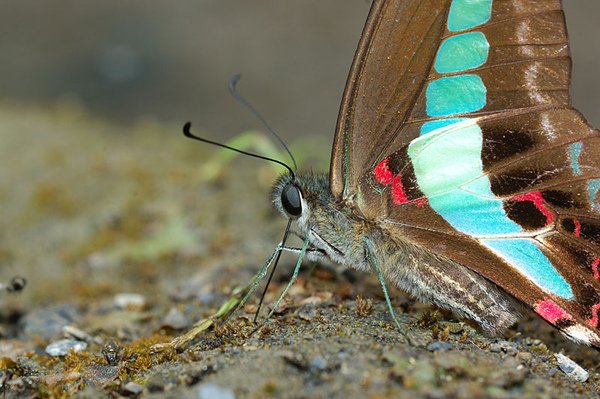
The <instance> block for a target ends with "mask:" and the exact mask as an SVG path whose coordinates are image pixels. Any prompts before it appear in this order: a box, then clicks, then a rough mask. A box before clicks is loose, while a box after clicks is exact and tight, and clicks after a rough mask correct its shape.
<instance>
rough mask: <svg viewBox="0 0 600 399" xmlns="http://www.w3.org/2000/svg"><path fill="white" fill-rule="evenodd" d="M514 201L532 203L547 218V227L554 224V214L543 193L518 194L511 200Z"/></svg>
mask: <svg viewBox="0 0 600 399" xmlns="http://www.w3.org/2000/svg"><path fill="white" fill-rule="evenodd" d="M511 199H512V200H513V201H519V202H521V201H531V202H533V205H534V206H535V207H536V208H537V210H538V211H540V212H541V213H542V214H543V215H544V216H545V217H546V226H547V225H549V224H551V223H552V222H554V217H555V215H554V213H553V212H552V211H551V210H550V208H548V204H547V203H546V200H545V199H544V197H543V196H542V192H541V191H532V192H530V193H525V194H518V195H515V196H514V197H512V198H511Z"/></svg>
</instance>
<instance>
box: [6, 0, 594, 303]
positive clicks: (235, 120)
mask: <svg viewBox="0 0 600 399" xmlns="http://www.w3.org/2000/svg"><path fill="white" fill-rule="evenodd" d="M564 5H565V9H566V14H567V20H568V28H569V31H570V35H571V44H572V52H573V64H574V73H573V76H574V80H573V90H572V91H573V102H574V104H575V106H576V107H577V108H579V109H580V110H582V111H583V113H584V114H585V115H586V116H587V117H588V118H589V120H590V121H591V122H592V123H594V124H595V125H596V126H600V113H599V112H597V110H598V107H599V106H600V78H598V76H597V75H598V71H600V41H599V40H598V37H600V24H598V18H599V16H600V2H598V1H597V0H578V1H574V0H567V1H564ZM369 6H370V2H369V1H365V0H327V1H323V0H303V1H290V0H288V1H267V0H254V1H248V0H213V1H209V0H178V1H171V2H167V1H162V0H160V1H159V0H145V1H143V2H142V1H133V0H129V1H123V0H103V1H73V0H70V1H65V0H62V1H58V0H45V1H43V2H40V1H32V0H20V1H2V2H0V54H1V58H0V60H1V61H0V160H1V161H0V162H1V163H0V204H1V206H2V208H1V211H0V282H2V281H6V280H7V279H8V278H10V276H12V275H15V274H23V275H25V276H26V277H27V276H34V277H35V278H30V281H31V285H30V289H31V291H30V292H31V293H38V294H39V295H37V296H36V295H33V294H32V295H33V296H32V297H28V296H24V297H23V298H32V299H35V300H36V301H37V302H43V301H46V300H48V298H50V297H55V298H54V299H56V300H59V299H64V297H66V296H67V297H68V296H69V295H71V294H72V292H73V291H72V290H71V289H70V288H69V289H56V288H57V287H70V285H69V284H72V283H73V284H75V285H76V286H77V287H79V288H80V289H81V287H82V286H81V284H80V282H81V281H86V282H89V285H90V287H88V289H87V291H85V290H84V291H85V292H80V293H81V294H82V295H88V296H89V295H92V294H93V295H96V294H98V293H100V294H112V293H115V292H120V291H123V290H131V291H141V288H140V287H138V286H136V285H135V284H136V281H135V279H136V278H138V277H139V275H136V273H138V272H139V270H140V269H141V268H146V270H153V269H152V268H153V267H156V268H157V270H158V269H160V267H163V268H164V267H165V264H164V263H160V262H156V260H157V259H161V257H162V256H166V255H172V254H182V253H184V254H185V253H187V254H190V256H192V257H194V256H196V257H197V260H196V261H190V260H189V259H186V260H184V261H181V265H178V268H177V270H180V271H181V272H180V273H181V275H180V276H179V277H177V275H175V274H170V275H169V277H172V278H173V279H174V282H173V284H177V279H178V278H180V279H182V280H186V279H188V276H189V274H190V273H192V272H193V270H195V268H196V266H197V265H198V264H200V266H205V265H206V264H207V263H210V262H212V261H211V260H210V259H212V258H211V257H210V256H209V255H211V254H212V255H214V262H212V263H211V265H212V266H214V265H219V267H220V266H222V264H221V263H222V262H224V260H223V259H224V258H223V256H222V255H223V252H224V251H225V252H227V251H229V252H228V255H227V256H228V258H226V259H229V261H228V262H230V263H229V264H228V266H229V267H231V268H232V269H235V268H236V267H238V266H240V265H241V266H245V267H247V268H248V270H250V271H253V270H256V266H257V265H258V264H260V262H262V260H263V259H264V258H265V257H266V255H267V254H268V253H269V252H270V250H271V248H272V247H273V245H274V243H275V242H277V240H278V237H279V235H280V233H281V229H282V228H283V220H281V219H280V218H278V217H277V215H272V214H270V213H269V212H270V211H269V203H268V201H266V200H265V197H266V196H267V193H268V192H269V185H270V183H271V182H272V179H273V178H274V176H275V173H274V172H273V171H272V170H270V171H267V172H264V170H263V169H264V168H265V166H264V164H263V163H260V162H256V160H239V159H238V160H236V164H235V165H236V167H235V168H233V169H232V170H231V171H229V173H225V174H224V175H223V176H221V180H218V181H217V182H220V183H221V185H220V186H219V185H215V184H206V182H207V180H210V178H209V177H207V175H210V176H213V177H214V176H215V173H213V172H214V171H213V172H211V171H207V170H206V166H207V165H209V166H210V165H211V164H210V162H209V161H207V159H210V158H211V157H213V156H214V155H215V154H218V151H217V150H216V149H215V148H212V147H209V146H205V145H200V144H196V143H192V142H189V141H187V140H184V139H183V138H182V137H181V136H180V131H181V126H182V124H183V122H185V121H187V120H191V121H193V122H194V128H195V129H196V131H197V132H202V134H204V135H206V136H208V137H211V138H215V139H217V140H226V139H229V138H231V137H234V136H236V135H239V134H240V133H242V132H245V131H247V130H250V129H260V126H259V125H258V123H257V121H256V120H255V118H253V117H252V116H251V115H249V114H248V112H247V111H246V110H245V109H243V108H242V107H241V106H240V105H239V104H237V103H236V102H235V101H234V100H233V99H232V98H231V97H230V96H229V94H228V92H227V82H228V80H229V78H230V76H231V75H232V74H234V73H238V72H239V73H242V74H243V75H244V77H243V79H242V81H241V83H240V84H239V89H240V91H241V92H242V93H243V94H244V95H245V96H246V97H247V98H248V99H249V100H250V101H251V102H252V103H253V104H254V105H255V106H256V107H257V108H258V109H259V110H260V111H261V112H262V113H263V115H264V117H265V118H266V119H267V120H268V121H269V123H270V124H271V125H272V126H273V127H274V128H275V129H276V130H277V131H278V132H280V134H281V136H282V137H283V138H284V139H285V140H288V141H290V142H292V144H294V143H300V142H302V141H303V140H304V141H306V140H307V138H306V137H307V136H311V137H313V139H312V140H313V141H310V143H311V145H310V146H306V145H305V147H304V149H296V152H297V154H298V155H299V156H301V157H304V158H311V157H312V158H316V159H317V162H313V165H317V167H318V168H321V169H322V170H326V169H327V162H328V157H329V151H330V150H329V146H330V143H331V140H332V134H333V131H334V126H335V122H336V117H337V110H338V107H339V102H340V98H341V94H342V90H343V86H344V83H345V80H346V75H347V72H348V69H349V67H350V63H351V60H352V56H353V53H354V50H355V47H356V43H357V41H358V38H359V36H360V33H361V30H362V26H363V23H364V20H365V18H366V15H367V13H368V10H369ZM251 141H252V140H251ZM315 143H317V144H315ZM255 144H256V143H255ZM268 146H269V145H268V143H267V144H264V143H263V147H265V148H266V149H267V150H268V148H267V147H268ZM242 165H243V166H244V167H241V166H242ZM246 166H247V167H246ZM266 168H269V167H268V166H267V167H266ZM240 179H241V180H240ZM232 182H235V183H232ZM213 183H214V181H213ZM249 209H251V210H253V212H248V210H249ZM265 215H269V217H271V216H272V217H271V219H272V220H273V223H274V227H273V228H270V227H267V226H265V227H264V228H261V229H260V233H261V234H258V233H257V229H256V226H258V225H260V226H263V225H265ZM271 219H268V220H271ZM263 233H264V234H263ZM249 237H251V238H252V239H249ZM186 251H187V252H186ZM232 255H235V256H237V258H235V257H234V258H233V259H238V260H237V261H231V259H232V258H231V256H232ZM127 262H129V264H130V265H131V273H130V275H128V276H129V277H131V278H133V279H134V281H133V282H131V283H130V285H129V286H127V285H125V286H118V285H116V284H115V282H114V281H112V280H114V279H117V278H119V279H120V278H121V277H122V276H121V275H120V274H115V271H117V270H118V271H122V270H124V269H123V268H120V267H119V266H122V265H123V264H124V263H127ZM153 262H154V263H153ZM219 262H221V263H219ZM167 266H168V267H167V268H168V269H169V268H172V267H174V266H173V264H172V263H167ZM186 266H187V268H186ZM156 273H159V272H158V271H157V272H156ZM233 275H235V273H234V274H233ZM116 276H121V277H116ZM244 278H247V276H241V277H240V280H243V279H244ZM111 279H112V280H111ZM157 280H160V279H159V278H157V277H156V276H154V277H153V278H150V277H149V279H148V283H149V284H148V286H147V287H144V290H152V289H156V287H157V283H156V281H157ZM123 281H128V280H127V279H125V278H124V280H123ZM161 281H162V280H161ZM36 288H37V289H36ZM196 288H197V287H196ZM196 288H195V289H196ZM175 290H177V289H175ZM23 298H21V299H20V300H24V299H23ZM1 300H2V297H0V301H1Z"/></svg>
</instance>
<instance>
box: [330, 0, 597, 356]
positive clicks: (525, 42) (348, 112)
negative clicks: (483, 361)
mask: <svg viewBox="0 0 600 399" xmlns="http://www.w3.org/2000/svg"><path fill="white" fill-rule="evenodd" d="M421 7H425V8H424V9H423V8H421ZM432 10H434V11H432ZM392 26H393V27H392ZM365 34H366V35H367V36H366V38H363V39H362V42H361V45H360V46H359V52H358V53H357V57H358V58H359V59H358V60H356V59H355V62H354V65H353V68H352V71H351V76H350V79H349V85H348V87H347V89H346V94H345V96H344V104H343V105H342V110H341V115H340V119H339V121H340V122H339V123H338V131H337V134H336V141H335V145H334V152H333V160H332V169H331V175H330V179H331V180H332V189H333V190H334V195H337V196H338V198H340V199H342V200H345V201H349V200H352V199H354V201H355V204H356V206H357V208H358V210H359V211H360V212H361V213H362V214H363V215H364V216H365V217H367V218H369V219H377V220H379V221H381V222H380V225H381V227H382V228H383V229H386V230H388V231H389V233H390V234H391V235H393V236H395V237H403V239H406V240H409V241H411V242H412V243H413V244H415V245H418V246H420V247H422V248H424V249H427V250H429V251H433V252H434V253H438V254H440V255H441V256H444V257H447V258H449V259H451V260H453V261H455V262H457V263H460V264H462V265H464V266H467V267H469V268H470V269H472V270H474V271H476V272H478V273H480V274H481V275H483V276H484V277H486V278H488V279H490V280H491V281H493V282H495V283H496V284H498V285H499V286H501V287H502V288H503V289H505V290H506V291H507V292H509V293H510V294H512V295H513V296H515V297H516V298H518V299H520V300H521V301H523V302H524V303H525V304H528V305H529V306H530V307H531V308H533V309H534V310H535V311H536V312H537V313H538V314H540V315H541V316H542V317H543V318H544V319H546V320H547V321H548V322H550V323H551V324H553V325H555V326H557V327H558V328H560V329H561V331H562V332H564V333H565V334H567V335H569V336H570V337H571V338H572V339H574V340H577V341H580V342H584V343H588V344H589V343H592V344H595V345H598V344H600V338H599V336H598V310H600V297H599V295H598V291H599V290H600V284H599V283H598V278H600V275H599V274H600V273H599V270H598V269H599V266H600V215H599V212H600V203H599V202H598V198H597V195H598V191H599V190H600V168H598V165H600V155H599V154H600V152H599V151H600V137H599V135H598V132H597V131H595V130H594V129H592V128H591V127H590V126H589V125H588V124H587V123H586V122H585V120H584V119H583V118H582V117H581V115H579V114H578V113H577V112H576V111H575V110H573V109H572V108H570V104H569V101H570V99H569V93H568V90H569V80H570V66H571V64H570V58H569V50H568V40H567V34H566V28H565V22H564V15H563V13H562V9H561V5H560V1H558V0H556V1H554V0H546V1H536V0H493V1H492V0H453V1H442V0H439V1H429V2H421V1H380V2H375V4H374V5H373V9H372V12H371V15H370V17H369V22H368V23H367V27H366V28H365ZM382 34H383V35H384V36H380V35H382ZM407 43H408V44H407ZM403 49H404V51H405V52H403ZM418 57H424V58H421V59H419V60H416V59H415V58H418ZM394 63H396V64H401V66H399V65H394V66H391V65H393V64H394ZM378 65H382V66H381V67H380V68H379V69H378V68H377V66H378ZM389 74H397V75H396V76H395V77H392V76H388V75H389Z"/></svg>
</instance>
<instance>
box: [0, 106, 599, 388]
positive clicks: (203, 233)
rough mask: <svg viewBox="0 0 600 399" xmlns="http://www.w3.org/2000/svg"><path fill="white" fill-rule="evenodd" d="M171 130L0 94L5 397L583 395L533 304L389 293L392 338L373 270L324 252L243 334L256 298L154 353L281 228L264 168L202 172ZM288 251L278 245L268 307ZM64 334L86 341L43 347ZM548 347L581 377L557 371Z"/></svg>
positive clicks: (592, 363) (591, 363)
mask: <svg viewBox="0 0 600 399" xmlns="http://www.w3.org/2000/svg"><path fill="white" fill-rule="evenodd" d="M179 132H180V126H176V125H173V126H164V125H160V124H157V123H155V122H152V121H147V122H140V123H139V124H137V125H136V126H133V127H128V128H123V127H119V126H113V125H109V124H107V123H105V122H103V121H102V120H98V119H96V118H94V117H93V116H91V115H89V114H88V113H87V112H86V111H85V110H83V109H81V107H79V106H78V105H77V104H72V103H63V104H60V105H57V106H56V107H54V108H52V109H28V110H23V109H21V108H16V107H12V106H9V105H4V106H1V107H0V143H1V145H0V159H1V160H2V164H1V165H2V167H1V168H0V203H1V204H2V211H1V216H0V282H2V283H5V282H7V281H9V280H10V278H11V277H12V276H14V275H21V276H24V277H25V278H27V280H28V285H27V287H26V288H25V290H24V291H23V292H22V293H21V294H19V295H15V294H9V293H7V292H3V293H2V294H0V369H1V370H0V391H1V392H3V397H5V398H17V397H41V398H47V397H69V396H72V395H75V397H79V398H97V397H121V396H129V397H136V396H140V397H151V398H166V397H169V398H209V397H210V398H223V399H225V398H232V397H237V398H263V397H278V398H279V397H281V398H300V397H313V398H321V397H323V398H324V397H328V398H330V397H369V398H383V397H399V398H405V397H407V398H408V397H410V398H476V397H491V398H539V397H544V398H561V397H595V396H598V395H597V393H596V390H597V389H598V383H599V382H600V374H599V373H598V359H599V354H598V353H597V352H596V351H595V350H593V349H589V348H583V347H579V346H576V345H574V344H571V343H569V342H567V341H566V340H565V339H563V338H562V337H561V336H560V335H559V334H558V333H556V332H555V331H554V330H552V329H551V328H550V327H548V326H546V325H545V324H544V323H543V322H541V321H540V320H539V319H537V318H536V317H535V316H532V315H528V316H527V317H526V318H525V319H524V320H523V321H522V322H521V323H519V324H518V325H517V326H515V327H514V328H513V329H511V330H510V331H508V332H507V333H506V335H505V336H504V337H500V338H493V337H486V336H484V335H482V334H481V333H480V332H479V331H478V330H477V329H475V328H473V327H472V326H471V325H470V324H469V323H466V322H464V321H463V320H458V319H456V318H454V317H453V315H452V314H448V313H444V312H440V311H438V310H436V309H433V308H431V307H428V306H424V305H421V304H419V303H415V302H414V301H412V300H411V299H410V298H407V297H406V296H404V295H403V294H402V293H400V292H397V291H393V297H394V303H395V306H396V308H397V310H398V312H399V313H401V316H400V318H401V322H402V324H404V325H405V326H406V328H407V329H408V330H409V333H408V337H407V338H408V339H407V340H404V339H403V338H402V336H400V335H399V334H398V332H397V331H396V330H395V328H394V327H393V326H392V324H391V323H390V318H389V316H388V315H387V313H386V311H385V307H384V306H383V301H382V298H381V294H380V289H379V287H378V285H377V283H376V281H375V280H374V279H373V278H371V277H369V276H366V275H361V274H356V273H343V274H339V273H336V272H334V271H332V269H331V268H329V267H328V266H327V265H311V264H307V265H306V267H305V268H304V271H303V273H301V276H300V279H299V281H298V283H297V284H296V285H295V286H294V288H293V289H292V290H291V292H290V295H289V296H288V298H287V300H286V302H285V305H284V306H281V307H280V308H278V309H277V311H276V314H275V315H274V316H273V317H272V318H271V319H269V320H268V321H266V323H265V325H264V326H263V327H262V328H261V329H260V330H258V331H257V332H256V333H255V334H253V335H251V336H249V335H250V333H251V332H252V331H253V330H254V328H255V324H253V323H252V321H251V320H252V314H253V312H254V311H255V309H256V302H257V300H256V298H253V299H252V300H251V301H250V302H249V303H248V304H247V305H246V306H245V307H244V308H243V309H241V310H240V311H239V312H237V313H236V314H235V315H234V316H233V317H232V318H230V320H229V322H228V323H226V324H219V325H218V326H217V327H216V328H212V327H211V328H209V329H207V331H206V332H205V334H203V335H201V336H200V337H199V338H198V339H197V340H196V341H194V342H193V343H192V344H191V345H190V346H189V347H188V348H186V349H185V350H183V351H180V352H178V351H169V350H167V351H162V352H159V353H155V352H152V351H151V350H150V348H151V346H152V345H155V344H159V343H165V342H169V341H170V340H171V339H173V338H174V337H176V336H177V335H179V334H181V333H183V332H184V331H186V330H187V329H189V328H190V327H191V326H192V324H193V323H194V321H196V320H198V319H201V318H204V317H208V316H209V315H211V314H212V313H214V312H215V311H216V310H217V309H218V308H219V306H220V305H221V304H222V303H223V302H224V301H226V300H227V299H228V298H229V297H230V295H231V293H232V291H233V290H234V288H235V287H237V286H244V285H245V284H247V283H248V281H250V279H251V277H252V276H253V274H254V273H255V272H256V270H257V269H258V268H259V267H260V265H261V264H262V263H263V262H264V260H265V259H266V258H267V257H268V255H269V254H270V253H271V251H272V250H273V248H274V244H275V243H277V242H278V240H279V236H280V235H281V234H282V231H283V227H284V225H285V221H283V220H282V219H281V218H280V217H279V216H278V215H276V214H275V213H274V211H272V210H271V209H270V207H269V203H268V201H267V195H268V192H269V184H270V182H271V181H272V179H273V178H274V172H273V170H272V168H271V167H270V166H265V165H263V164H261V163H259V162H256V161H254V160H241V159H236V160H234V161H233V162H232V163H229V164H225V168H224V169H223V170H221V171H220V173H219V174H217V177H216V178H212V179H210V180H207V176H208V174H209V172H208V171H207V170H206V168H205V167H203V165H206V163H207V162H209V161H208V160H209V159H210V158H211V156H212V155H211V154H213V155H214V154H215V151H214V150H213V149H211V148H207V147H203V146H202V145H198V144H195V143H193V142H190V141H188V140H185V139H184V138H183V137H182V136H181V135H180V134H179ZM328 145H329V144H328V143H323V145H322V147H323V148H324V149H327V148H328ZM313 148H317V147H313ZM326 152H327V151H324V154H323V157H326V156H327V154H326ZM294 263H295V260H294V259H293V258H292V257H284V258H283V261H282V265H281V266H282V267H281V270H280V272H279V274H278V275H277V277H276V278H275V283H274V284H272V285H271V286H270V287H269V291H268V293H267V297H266V303H267V307H268V304H271V303H273V302H274V301H275V300H276V298H277V296H278V294H279V292H280V291H281V290H282V288H283V286H284V285H285V284H286V282H287V276H288V275H289V271H290V269H291V267H292V266H293V264H294ZM123 294H129V295H123ZM65 338H66V339H68V341H64V342H63V344H64V345H66V347H75V346H78V347H79V348H80V349H81V348H82V347H83V346H85V349H83V350H81V351H80V352H77V353H76V352H75V351H73V350H71V351H69V352H68V353H67V354H66V355H65V356H50V355H48V354H47V351H50V352H52V350H60V349H61V347H60V344H61V342H60V340H62V339H65ZM49 344H54V345H53V346H51V347H50V348H47V345H49ZM57 347H58V348H57ZM53 348H54V349H53ZM560 352H563V353H564V354H565V355H567V356H569V357H570V358H571V359H573V360H574V361H576V362H577V363H578V364H579V365H581V366H582V367H584V368H585V369H586V370H587V371H588V372H589V374H590V375H589V379H588V381H587V382H584V383H581V382H577V381H575V380H573V378H571V377H570V376H569V375H567V374H566V373H564V372H563V371H561V370H559V369H558V368H557V362H556V358H555V356H554V354H555V353H560Z"/></svg>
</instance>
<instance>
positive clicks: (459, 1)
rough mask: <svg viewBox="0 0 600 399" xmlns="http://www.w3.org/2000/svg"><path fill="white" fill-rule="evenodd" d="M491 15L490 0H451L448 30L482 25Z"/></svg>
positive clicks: (454, 30) (455, 30) (459, 29)
mask: <svg viewBox="0 0 600 399" xmlns="http://www.w3.org/2000/svg"><path fill="white" fill-rule="evenodd" d="M491 17H492V0H453V1H452V5H451V6H450V14H449V15H448V30H450V31H453V32H457V31H461V30H466V29H471V28H474V27H476V26H479V25H483V24H485V23H486V22H488V21H489V20H490V18H491Z"/></svg>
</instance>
